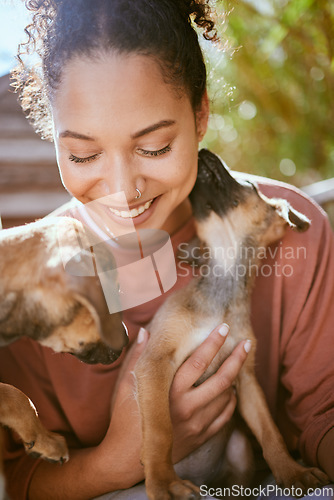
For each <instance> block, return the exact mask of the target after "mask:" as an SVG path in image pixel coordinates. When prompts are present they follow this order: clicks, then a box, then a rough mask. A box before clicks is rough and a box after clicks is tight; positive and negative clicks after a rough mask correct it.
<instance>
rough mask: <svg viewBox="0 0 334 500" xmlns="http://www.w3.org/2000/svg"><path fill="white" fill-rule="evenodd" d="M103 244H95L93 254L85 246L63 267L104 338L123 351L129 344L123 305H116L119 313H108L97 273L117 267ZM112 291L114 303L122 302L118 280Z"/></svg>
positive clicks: (77, 295)
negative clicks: (123, 320) (122, 311)
mask: <svg viewBox="0 0 334 500" xmlns="http://www.w3.org/2000/svg"><path fill="white" fill-rule="evenodd" d="M104 247H105V245H103V244H100V245H96V246H95V248H94V252H93V253H91V251H90V249H83V250H82V251H81V252H80V253H79V254H77V255H75V256H74V257H73V258H72V259H71V260H70V261H69V262H67V264H66V265H65V266H64V269H65V275H66V281H67V283H68V287H69V288H70V289H71V290H73V293H74V296H75V299H76V300H77V301H78V302H79V303H80V304H82V305H83V306H84V307H85V308H86V309H88V311H89V312H90V314H91V316H92V318H93V319H94V321H95V324H96V327H97V329H98V331H99V333H100V336H101V339H102V340H103V341H104V342H105V343H106V344H108V345H109V346H110V347H111V348H112V349H113V350H114V351H121V350H122V349H123V347H125V346H126V345H127V343H128V337H127V330H126V327H125V325H124V323H123V322H122V315H121V312H120V311H121V306H120V305H119V306H118V307H115V310H116V311H117V310H118V311H119V312H113V313H110V312H109V307H108V303H107V300H106V297H105V291H104V290H103V288H102V285H101V281H100V277H99V276H98V271H102V270H103V269H104V268H105V270H108V269H110V268H111V269H113V267H114V266H115V262H114V259H113V257H112V254H111V253H110V251H109V252H107V251H106V249H105V248H104ZM109 281H111V278H110V280H109ZM113 289H114V290H113ZM109 293H111V294H112V295H113V297H112V299H113V301H114V302H115V301H117V300H118V301H119V293H118V283H117V282H115V283H110V286H109Z"/></svg>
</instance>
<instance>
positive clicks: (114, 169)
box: [90, 156, 139, 203]
mask: <svg viewBox="0 0 334 500" xmlns="http://www.w3.org/2000/svg"><path fill="white" fill-rule="evenodd" d="M138 179H139V173H138V172H137V170H136V169H135V167H134V166H133V165H131V163H130V162H129V161H127V160H126V159H125V158H121V157H116V156H115V157H113V158H112V159H111V158H110V159H108V161H106V162H105V165H104V168H103V170H102V171H101V175H100V176H99V179H97V182H96V183H95V185H94V187H93V189H91V192H90V196H92V195H93V197H94V199H96V198H97V197H99V198H102V197H103V196H111V197H112V199H113V200H114V201H115V202H116V203H117V202H119V203H124V200H126V201H127V202H128V203H130V202H131V201H133V200H134V199H135V196H136V195H137V191H136V188H137V183H138Z"/></svg>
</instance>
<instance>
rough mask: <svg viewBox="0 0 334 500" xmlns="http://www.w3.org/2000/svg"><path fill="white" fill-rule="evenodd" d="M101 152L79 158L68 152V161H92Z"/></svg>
mask: <svg viewBox="0 0 334 500" xmlns="http://www.w3.org/2000/svg"><path fill="white" fill-rule="evenodd" d="M100 154H101V153H96V154H94V155H91V156H85V157H84V158H81V157H80V156H74V155H73V154H72V153H71V154H70V156H69V160H70V161H74V163H86V162H89V161H94V160H96V159H97V158H98V157H99V156H100Z"/></svg>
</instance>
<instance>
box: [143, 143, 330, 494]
mask: <svg viewBox="0 0 334 500" xmlns="http://www.w3.org/2000/svg"><path fill="white" fill-rule="evenodd" d="M190 199H191V203H192V207H193V212H194V216H195V219H196V224H197V234H198V237H199V240H200V242H201V243H202V244H203V245H204V246H205V247H208V248H210V249H212V250H214V248H217V247H219V248H221V249H224V250H225V255H230V252H229V251H228V250H231V248H234V250H235V257H234V258H233V257H232V260H231V261H230V262H228V261H226V260H225V259H223V258H222V259H220V260H219V258H218V259H214V258H213V259H211V260H210V259H209V260H208V261H207V262H206V264H207V265H209V266H210V267H211V270H212V269H213V266H216V265H217V264H218V265H219V266H220V269H221V273H222V276H221V277H215V276H214V273H210V274H209V276H207V277H198V278H195V279H194V280H192V282H191V283H190V284H189V285H188V286H186V287H185V288H183V289H182V290H180V291H178V292H176V293H175V294H173V295H172V296H171V297H170V298H168V299H167V300H166V301H165V303H164V304H163V306H162V307H161V308H160V310H159V311H158V313H157V314H156V315H155V317H154V318H153V320H152V322H151V324H150V325H148V330H149V331H150V334H151V335H150V339H149V342H148V345H147V348H146V350H145V352H144V353H143V355H142V357H141V358H140V360H139V362H138V363H137V365H136V368H135V375H136V380H137V391H138V402H139V407H140V413H141V419H142V431H143V446H142V462H143V465H144V469H145V477H146V490H147V494H148V497H149V499H150V500H167V499H177V500H179V499H193V498H198V497H199V490H198V488H197V487H196V486H194V485H193V484H192V483H191V482H190V481H189V480H183V479H180V477H178V475H177V474H176V473H175V471H174V468H173V465H172V459H171V456H172V444H173V443H172V424H171V419H170V414H169V389H170V386H171V383H172V380H173V377H174V374H175V372H176V370H177V369H178V367H179V366H180V365H181V364H182V362H183V361H184V360H185V359H186V358H187V357H188V356H189V355H190V354H191V353H192V352H193V351H194V350H195V349H196V347H197V346H198V345H199V344H200V343H201V342H202V341H203V340H204V339H205V338H206V337H207V336H208V334H209V333H210V331H212V330H213V328H214V327H215V326H216V325H218V324H220V323H222V322H226V323H227V324H229V325H230V333H229V335H228V337H227V340H226V341H225V343H224V345H223V347H222V348H221V349H220V351H219V353H218V354H217V356H216V357H215V358H214V360H213V362H212V363H211V365H210V366H209V368H208V369H207V370H206V372H205V374H204V376H203V377H201V379H200V380H199V381H198V383H201V382H203V381H204V380H205V379H206V378H207V377H209V376H210V375H211V374H213V373H214V372H215V371H216V370H217V369H218V367H219V366H220V365H221V364H222V362H223V361H224V360H225V359H226V358H227V357H228V356H229V355H230V354H231V352H232V350H233V349H234V348H235V346H236V345H237V344H238V343H239V342H240V341H242V340H244V339H251V340H252V349H251V352H250V353H249V355H248V357H247V360H246V362H245V364H244V366H243V367H242V369H241V371H240V373H239V375H238V377H237V380H236V381H235V387H236V391H237V399H238V410H239V412H240V414H241V416H242V417H243V419H244V420H245V421H246V423H247V425H248V427H249V428H250V429H251V431H252V432H253V433H254V435H255V437H256V438H257V440H258V442H259V444H260V445H261V447H262V450H263V455H264V458H265V460H266V461H267V463H268V465H269V467H270V468H271V470H272V472H273V475H274V477H275V479H276V481H277V483H278V484H280V485H284V486H285V487H291V486H292V485H295V486H296V487H297V486H298V487H300V488H302V489H303V491H306V489H307V488H309V487H315V486H318V485H321V484H326V483H328V478H327V476H326V475H325V474H324V473H323V472H321V471H320V470H318V469H316V468H304V467H302V466H301V465H299V464H298V463H297V462H295V461H294V460H293V459H292V458H291V457H290V455H289V453H288V451H287V448H286V446H285V443H284V441H283V439H282V437H281V435H280V434H279V431H278V429H277V427H276V426H275V424H274V422H273V420H272V417H271V415H270V413H269V410H268V408H267V404H266V401H265V398H264V395H263V393H262V390H261V388H260V386H259V384H258V382H257V380H256V378H255V374H254V355H255V337H254V334H253V331H252V327H251V323H250V292H251V286H252V282H253V276H252V275H251V273H250V275H249V274H248V271H249V270H251V269H254V265H258V264H259V260H258V258H257V252H256V250H257V249H258V248H259V247H265V246H267V245H269V244H270V243H273V242H275V241H277V240H279V239H280V238H281V237H283V235H284V233H285V231H286V229H287V227H291V228H292V229H294V230H297V231H305V230H306V229H307V228H308V226H309V220H308V219H307V218H306V217H305V216H304V215H302V214H300V213H298V212H297V211H296V210H294V209H293V208H292V207H291V206H290V205H289V203H288V202H287V201H285V200H282V199H268V198H267V197H265V196H264V195H263V194H261V193H260V192H259V191H258V189H257V188H256V186H254V185H253V184H251V183H250V182H238V181H237V180H236V179H235V178H234V177H232V176H231V175H230V173H229V172H228V170H227V169H226V168H225V167H224V165H223V164H222V162H221V161H220V160H219V159H218V158H217V157H216V156H215V155H213V154H212V153H210V152H209V151H207V150H202V151H201V152H200V158H199V174H198V178H197V181H196V184H195V187H194V190H193V191H192V193H191V195H190ZM242 249H248V250H255V252H252V251H250V252H248V254H247V255H248V256H249V255H251V256H252V257H251V258H250V259H249V260H248V259H247V258H244V257H243V255H245V253H242V252H241V250H242ZM211 255H215V253H214V251H212V252H211ZM238 264H242V265H243V266H245V269H246V270H247V272H246V273H245V276H238ZM231 265H232V267H233V269H234V270H235V273H234V274H233V276H231V273H230V272H227V270H228V269H230V268H231ZM252 266H253V267H252ZM224 270H225V275H224ZM253 274H254V273H253ZM232 430H233V422H231V424H230V425H227V426H225V428H224V429H223V430H222V431H221V432H220V433H219V435H217V436H215V438H214V441H215V442H216V443H217V442H218V443H219V447H218V448H219V449H218V453H216V455H215V451H214V449H216V451H217V446H215V445H214V444H213V440H211V442H210V443H209V446H211V447H212V449H211V450H210V454H205V452H203V450H202V452H203V453H202V459H203V458H204V459H203V460H202V462H201V465H200V466H201V470H200V471H199V470H198V469H196V470H191V468H192V467H193V465H194V463H195V462H194V461H191V458H189V459H188V466H189V467H190V470H188V471H187V472H184V470H183V473H182V474H183V477H185V478H187V479H189V478H192V479H193V480H195V482H197V484H200V483H205V484H208V482H209V481H210V480H214V479H215V478H214V476H215V475H216V473H218V472H220V471H219V468H220V467H221V466H223V465H224V463H223V462H224V461H225V464H226V463H227V462H229V469H228V473H229V474H230V475H231V474H232V471H231V463H232V462H233V459H232V460H231V454H230V455H229V453H228V452H229V451H231V450H232V453H233V451H234V450H233V445H232V441H231V440H235V439H236V434H235V433H233V432H232ZM239 442H240V440H239ZM245 446H246V445H245ZM246 448H247V446H246ZM205 449H206V450H207V447H206V448H205ZM224 450H225V454H224V453H223V452H224ZM197 455H198V456H201V450H199V451H198V452H197ZM228 455H229V456H228ZM209 457H211V460H210V458H209ZM212 460H213V462H212ZM238 460H239V459H237V460H234V465H235V463H236V462H238ZM240 464H241V466H242V467H244V465H245V464H244V463H243V462H242V461H241V459H240ZM241 466H240V468H241ZM248 466H249V464H246V469H247V468H248ZM241 476H242V474H241V471H240V470H239V471H234V475H233V481H235V482H238V483H239V484H240V481H243V479H244V477H241Z"/></svg>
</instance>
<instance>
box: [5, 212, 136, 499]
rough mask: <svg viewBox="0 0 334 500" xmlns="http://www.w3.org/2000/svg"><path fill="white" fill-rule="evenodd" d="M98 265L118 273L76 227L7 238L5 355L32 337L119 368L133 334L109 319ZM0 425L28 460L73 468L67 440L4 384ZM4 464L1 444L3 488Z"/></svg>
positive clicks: (47, 226)
mask: <svg viewBox="0 0 334 500" xmlns="http://www.w3.org/2000/svg"><path fill="white" fill-rule="evenodd" d="M97 263H98V264H99V269H105V270H107V269H113V268H114V267H115V261H114V259H113V256H112V254H111V252H110V251H108V245H106V244H98V245H95V246H94V248H92V247H90V241H89V233H88V232H87V231H86V230H85V229H84V227H83V226H82V224H81V223H80V222H78V221H77V220H75V219H71V218H67V217H63V218H54V219H53V218H46V219H43V220H40V221H38V222H35V223H32V224H28V225H26V226H23V227H16V228H12V229H7V230H3V231H1V232H0V347H1V346H4V345H6V344H9V343H11V342H14V341H15V340H17V339H19V338H21V337H23V336H28V337H30V338H32V339H34V340H36V341H38V342H39V343H40V344H42V345H45V346H48V347H51V348H52V349H53V350H55V351H56V352H69V353H71V354H73V355H75V356H76V357H78V358H79V359H80V360H82V361H84V362H86V363H103V364H109V363H112V362H113V361H115V360H116V359H117V358H118V356H119V355H120V353H121V351H122V348H123V347H124V346H125V345H126V343H127V334H126V330H125V327H124V325H123V323H122V321H121V315H120V313H114V314H109V310H108V307H107V303H106V300H105V298H104V295H103V292H102V288H101V285H100V282H99V278H98V276H97V273H96V272H95V270H96V264H97ZM117 286H118V284H117V283H115V287H116V288H117ZM105 342H106V343H107V344H108V345H106V343H105ZM0 424H3V425H6V426H8V427H10V428H12V429H13V430H15V431H16V432H17V433H18V434H19V436H20V437H21V439H22V441H23V442H24V446H25V449H26V451H27V452H28V453H31V454H33V455H35V456H41V457H43V458H45V459H48V460H50V461H54V462H60V463H62V462H63V461H66V460H68V450H67V446H66V443H65V440H64V438H63V437H62V436H59V435H57V434H55V433H52V432H49V431H47V430H46V429H45V428H44V427H43V426H42V425H41V423H40V421H39V419H38V417H37V413H36V410H35V408H34V406H33V404H32V403H31V401H30V400H29V399H28V398H27V396H25V395H24V394H23V393H22V392H21V391H19V390H18V389H16V388H15V387H12V386H10V385H7V384H0ZM0 431H1V429H0ZM0 438H1V436H0ZM1 464H2V460H1V443H0V483H3V478H1V467H2V465H1ZM0 498H2V495H1V484H0Z"/></svg>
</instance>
